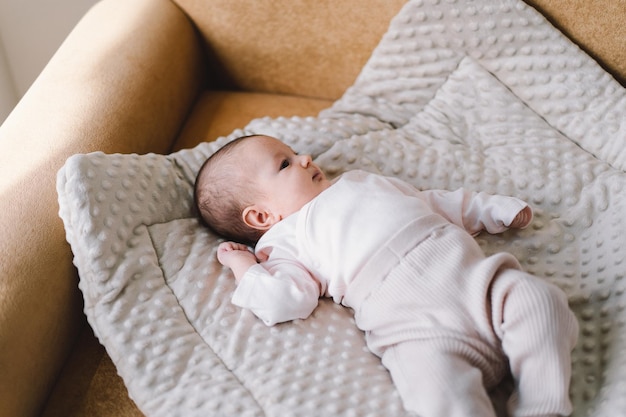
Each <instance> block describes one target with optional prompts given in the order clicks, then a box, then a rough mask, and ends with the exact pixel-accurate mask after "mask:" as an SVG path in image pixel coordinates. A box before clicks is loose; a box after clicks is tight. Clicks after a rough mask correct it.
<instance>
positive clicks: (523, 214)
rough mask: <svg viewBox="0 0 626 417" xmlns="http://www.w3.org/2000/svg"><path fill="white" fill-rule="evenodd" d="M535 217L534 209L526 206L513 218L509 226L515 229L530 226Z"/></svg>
mask: <svg viewBox="0 0 626 417" xmlns="http://www.w3.org/2000/svg"><path fill="white" fill-rule="evenodd" d="M532 219H533V210H532V209H531V208H530V207H529V206H526V207H524V209H523V210H522V211H520V212H519V213H517V216H515V218H514V219H513V221H512V222H511V224H510V225H509V227H511V228H513V229H523V228H524V227H526V226H528V225H529V224H530V222H531V221H532Z"/></svg>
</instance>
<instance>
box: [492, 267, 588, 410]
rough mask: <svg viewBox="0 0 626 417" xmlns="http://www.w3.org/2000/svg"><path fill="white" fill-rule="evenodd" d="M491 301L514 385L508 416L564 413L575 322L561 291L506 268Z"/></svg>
mask: <svg viewBox="0 0 626 417" xmlns="http://www.w3.org/2000/svg"><path fill="white" fill-rule="evenodd" d="M492 302H493V304H492V306H493V307H494V309H495V310H494V314H493V319H494V329H495V330H496V332H497V333H498V334H499V336H500V338H501V340H502V349H503V350H504V352H505V354H506V355H507V357H508V358H509V364H510V367H511V373H512V374H513V377H514V379H515V383H516V388H515V392H514V394H513V396H512V397H511V399H510V401H509V414H510V415H511V416H513V417H523V416H539V415H569V414H570V413H571V412H572V405H571V401H570V398H569V384H570V378H571V351H572V349H573V348H574V345H575V344H576V339H577V336H578V322H577V320H576V317H575V316H574V314H573V313H572V311H571V310H570V309H569V306H568V304H567V298H566V296H565V294H564V293H563V292H562V291H561V290H560V289H559V288H557V287H555V286H554V285H551V284H549V283H548V282H546V281H544V280H541V279H539V278H537V277H534V276H532V275H529V274H525V273H523V272H521V271H513V270H507V271H504V272H503V273H501V274H500V275H498V276H497V277H496V279H495V281H494V283H493V287H492ZM498 306H499V307H498Z"/></svg>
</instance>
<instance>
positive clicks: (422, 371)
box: [382, 340, 496, 417]
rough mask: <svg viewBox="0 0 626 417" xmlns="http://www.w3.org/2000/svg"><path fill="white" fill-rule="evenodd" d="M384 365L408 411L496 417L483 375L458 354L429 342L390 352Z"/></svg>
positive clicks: (436, 416)
mask: <svg viewBox="0 0 626 417" xmlns="http://www.w3.org/2000/svg"><path fill="white" fill-rule="evenodd" d="M382 361H383V365H384V366H385V367H386V368H387V369H388V370H389V372H390V373H391V378H392V379H393V382H394V384H395V386H396V388H397V390H398V392H399V393H400V397H401V398H402V402H403V404H404V407H405V408H406V409H407V410H408V411H412V412H415V413H417V414H418V415H419V416H420V417H441V416H446V417H467V416H472V417H495V415H496V414H495V411H494V408H493V405H492V403H491V400H490V399H489V396H488V395H487V392H486V390H485V388H484V387H483V380H482V373H481V371H480V370H479V369H478V368H475V367H473V366H472V365H471V364H470V363H469V362H468V361H467V360H466V359H465V358H463V357H462V356H461V355H458V354H456V353H455V352H446V351H445V350H444V349H442V348H440V347H438V346H434V345H433V344H432V343H430V342H429V341H427V340H424V341H408V342H402V343H399V344H397V345H394V346H392V347H390V348H388V349H387V350H386V351H385V352H384V353H383V356H382Z"/></svg>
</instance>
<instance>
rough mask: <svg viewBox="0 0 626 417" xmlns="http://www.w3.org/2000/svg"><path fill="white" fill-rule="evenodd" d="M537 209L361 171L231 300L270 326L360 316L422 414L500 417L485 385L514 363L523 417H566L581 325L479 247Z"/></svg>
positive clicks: (264, 240) (271, 251) (517, 405)
mask: <svg viewBox="0 0 626 417" xmlns="http://www.w3.org/2000/svg"><path fill="white" fill-rule="evenodd" d="M526 206H527V205H526V203H524V202H523V201H521V200H518V199H516V198H512V197H505V196H494V195H489V194H486V193H482V192H478V193H477V192H468V191H465V190H463V189H459V190H457V191H453V192H450V191H441V190H429V191H419V190H417V189H416V188H414V187H412V186H410V185H409V184H406V183H404V182H402V181H399V180H397V179H393V178H388V177H382V176H378V175H374V174H370V173H366V172H363V171H351V172H348V173H346V174H344V175H342V176H341V177H340V178H339V179H338V180H336V181H335V182H334V183H333V184H332V186H331V187H329V188H328V189H327V190H325V191H324V192H322V193H321V194H320V195H319V196H317V197H316V198H315V199H313V200H312V201H310V202H309V203H308V204H306V205H305V206H304V207H303V208H302V209H301V210H300V211H298V212H297V213H294V214H293V215H291V216H289V217H287V218H286V219H284V220H282V221H280V222H279V223H277V224H276V225H274V226H273V227H272V228H271V229H270V230H269V231H267V232H266V233H265V234H264V235H263V236H262V237H261V239H260V240H259V242H258V243H257V245H256V248H255V252H256V254H257V257H258V258H260V259H265V258H267V260H266V261H264V262H262V263H259V264H257V265H255V266H253V267H251V268H250V269H249V270H248V272H247V273H246V274H245V275H244V276H243V277H242V279H241V281H240V283H239V285H238V287H237V289H236V291H235V293H234V295H233V299H232V301H233V303H234V304H236V305H238V306H240V307H243V308H247V309H250V310H251V311H252V312H253V313H255V314H256V315H257V316H258V317H259V318H261V319H262V320H263V321H264V322H265V323H266V324H267V325H274V324H276V323H280V322H284V321H289V320H294V319H299V318H306V317H308V316H309V315H310V314H311V313H312V312H313V310H314V309H315V308H316V306H317V304H318V300H319V297H320V296H326V297H332V298H333V300H334V301H335V302H337V303H341V304H343V305H346V306H348V307H351V308H353V309H354V311H355V321H356V324H357V326H358V327H359V328H360V329H362V330H363V331H365V332H366V340H367V344H368V347H369V348H370V349H371V350H372V352H374V353H375V354H377V355H378V356H380V357H381V358H382V360H383V364H384V365H385V366H386V367H387V368H388V369H389V370H390V372H391V375H392V378H393V380H394V383H395V384H396V386H397V388H398V390H399V392H400V395H401V396H402V398H403V402H404V405H405V407H406V408H407V409H409V410H411V411H415V412H417V413H418V414H419V415H420V416H422V417H430V416H449V417H453V416H474V415H476V416H483V415H484V416H493V415H495V414H494V412H493V407H492V406H491V404H490V402H489V398H488V396H487V393H486V390H485V388H483V386H486V387H488V388H491V387H493V386H494V385H495V384H497V383H498V382H499V381H500V380H501V379H502V378H503V376H504V375H505V374H506V372H507V370H508V369H509V363H508V361H510V368H511V371H512V373H513V376H514V377H515V378H516V383H517V389H516V392H515V393H514V395H513V397H512V399H511V400H510V409H511V412H512V413H513V415H515V416H526V415H528V416H530V415H559V414H562V415H567V414H568V413H570V412H571V404H570V401H569V396H568V392H567V391H568V386H569V377H570V375H569V372H570V370H569V369H570V366H571V365H570V351H571V349H572V347H573V345H574V343H575V340H576V335H577V323H576V320H575V318H574V316H573V314H572V313H571V311H570V310H569V308H568V306H567V300H566V299H565V296H564V294H563V293H562V292H561V291H560V290H558V289H557V288H556V287H554V286H551V285H549V284H548V283H546V282H544V281H542V280H540V279H538V278H535V277H533V276H531V275H528V274H526V273H524V272H522V271H520V270H519V264H518V262H517V261H516V260H515V258H514V257H513V256H512V255H510V254H508V253H500V254H496V255H493V256H490V257H485V256H484V254H483V253H482V251H481V249H480V247H479V246H478V244H477V243H476V242H475V240H474V239H473V237H472V236H471V235H473V234H476V233H478V232H480V231H481V230H486V231H487V232H489V233H500V232H503V231H505V230H506V229H507V226H508V225H509V224H510V223H511V222H512V221H513V219H514V218H515V217H516V215H517V214H518V213H519V212H520V211H521V210H522V209H524V208H525V207H526ZM496 278H497V279H496ZM507 359H508V361H507ZM549 370H552V371H553V372H552V373H553V374H554V376H553V377H552V378H551V379H549V380H546V378H545V376H544V373H545V372H546V371H549ZM540 377H541V379H538V378H540ZM537 386H540V387H541V389H537ZM451 395H452V396H451Z"/></svg>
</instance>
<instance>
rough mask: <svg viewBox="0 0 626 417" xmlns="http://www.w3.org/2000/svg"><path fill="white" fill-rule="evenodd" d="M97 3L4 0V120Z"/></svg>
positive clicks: (0, 77)
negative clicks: (73, 29) (86, 13)
mask: <svg viewBox="0 0 626 417" xmlns="http://www.w3.org/2000/svg"><path fill="white" fill-rule="evenodd" d="M129 1H131V0H129ZM96 2H97V0H0V123H2V122H3V121H4V119H5V118H6V116H7V115H8V113H9V112H10V111H11V109H12V108H13V107H14V106H15V104H16V103H17V101H18V100H19V99H20V97H22V95H24V93H25V92H26V91H27V90H28V88H29V87H30V85H31V84H32V83H33V81H34V80H35V78H37V75H38V74H39V73H40V72H41V70H42V69H43V68H44V66H45V65H46V63H47V62H48V61H49V60H50V58H51V57H52V55H53V54H54V52H55V51H56V50H57V48H58V47H59V46H60V45H61V43H62V42H63V40H64V39H65V37H66V36H67V35H68V34H69V32H70V31H71V30H72V28H73V27H74V25H76V23H77V22H78V20H80V18H81V17H82V16H83V15H84V14H85V12H86V11H87V10H88V9H89V8H90V7H91V6H92V5H93V4H95V3H96Z"/></svg>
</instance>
